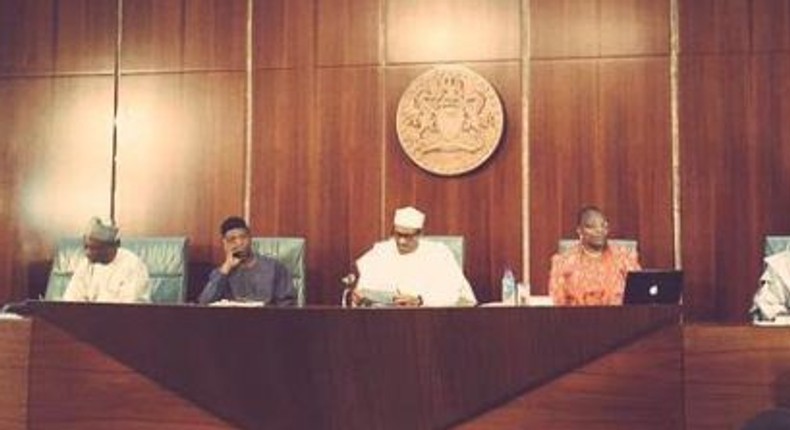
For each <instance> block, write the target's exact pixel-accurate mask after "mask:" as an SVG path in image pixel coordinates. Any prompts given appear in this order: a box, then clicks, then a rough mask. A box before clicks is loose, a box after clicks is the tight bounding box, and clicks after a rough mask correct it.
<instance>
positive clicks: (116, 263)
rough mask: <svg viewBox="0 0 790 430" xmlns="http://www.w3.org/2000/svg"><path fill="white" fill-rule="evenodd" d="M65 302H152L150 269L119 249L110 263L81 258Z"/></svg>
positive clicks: (66, 292)
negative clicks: (93, 261) (92, 261)
mask: <svg viewBox="0 0 790 430" xmlns="http://www.w3.org/2000/svg"><path fill="white" fill-rule="evenodd" d="M63 300H66V301H73V302H112V303H134V302H143V303H148V302H150V301H151V284H150V282H149V279H148V268H147V267H146V266H145V263H143V261H142V260H140V258H139V257H138V256H136V255H134V254H133V253H132V252H131V251H128V250H126V249H123V248H118V252H117V254H116V255H115V258H114V259H113V260H112V261H111V262H110V263H108V264H100V263H91V262H90V261H88V258H87V257H82V258H81V259H80V261H79V262H78V263H77V267H76V268H75V269H74V276H72V277H71V280H70V281H69V285H68V286H67V287H66V291H65V292H64V293H63Z"/></svg>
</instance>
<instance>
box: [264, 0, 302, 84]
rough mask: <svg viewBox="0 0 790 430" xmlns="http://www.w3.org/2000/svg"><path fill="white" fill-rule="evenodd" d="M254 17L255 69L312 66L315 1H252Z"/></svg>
mask: <svg viewBox="0 0 790 430" xmlns="http://www.w3.org/2000/svg"><path fill="white" fill-rule="evenodd" d="M253 13H254V18H253V32H254V42H253V43H254V50H255V51H254V53H253V59H254V61H255V65H256V67H268V68H283V67H294V66H301V65H306V64H313V63H314V62H315V2H314V0H255V2H254V4H253Z"/></svg>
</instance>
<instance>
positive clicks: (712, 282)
mask: <svg viewBox="0 0 790 430" xmlns="http://www.w3.org/2000/svg"><path fill="white" fill-rule="evenodd" d="M680 70H681V75H680V92H681V93H682V94H683V95H684V96H683V97H682V99H681V100H680V106H679V114H680V123H679V126H680V130H679V131H680V139H681V141H680V149H681V157H680V160H681V171H682V172H683V175H682V177H681V181H682V190H683V192H682V195H681V198H682V202H681V207H682V208H683V210H682V212H681V216H682V225H683V232H684V234H683V236H682V242H683V268H684V270H685V285H686V286H687V288H686V292H685V298H684V303H685V304H686V306H687V308H686V309H687V313H688V314H689V315H690V316H691V317H692V318H700V319H731V320H733V319H734V320H741V319H743V318H744V317H745V312H746V310H747V307H748V305H747V303H744V302H743V301H742V300H738V299H736V298H737V297H740V296H741V294H739V293H738V291H739V290H740V289H744V290H752V292H753V290H754V288H756V281H757V277H758V276H759V267H760V257H761V255H762V237H760V224H761V214H759V213H758V208H759V206H760V197H759V196H760V194H761V193H760V188H759V187H760V186H759V182H758V180H759V178H760V177H761V172H760V170H759V164H757V155H758V150H757V148H755V147H751V148H750V145H749V143H748V142H749V136H748V129H747V127H748V123H747V116H748V85H749V83H748V79H749V75H748V58H747V57H745V56H726V57H718V56H711V57H701V58H697V57H685V58H682V59H681V68H680ZM736 261H737V262H738V263H737V264H735V262H736Z"/></svg>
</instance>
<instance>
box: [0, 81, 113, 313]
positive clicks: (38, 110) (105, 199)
mask: <svg viewBox="0 0 790 430" xmlns="http://www.w3.org/2000/svg"><path fill="white" fill-rule="evenodd" d="M0 98H1V99H2V100H3V101H4V102H3V103H2V104H1V105H2V107H0V109H2V112H1V113H0V130H3V135H4V139H3V140H4V142H3V143H2V151H3V158H2V167H3V170H4V171H5V172H6V173H4V174H3V175H2V176H5V181H4V184H3V189H2V193H3V200H4V203H3V204H2V205H0V206H2V207H3V208H4V212H5V211H6V210H7V212H5V214H4V216H3V217H2V218H3V221H5V222H8V223H10V224H8V225H6V226H4V229H6V231H7V232H8V233H9V234H10V235H9V236H6V238H7V239H6V240H7V241H8V243H9V244H14V245H13V246H11V245H8V248H9V249H13V252H12V253H9V254H8V255H7V256H6V257H5V258H6V260H5V264H6V265H7V264H10V265H12V268H11V270H10V271H8V272H6V273H4V275H5V276H10V278H7V277H5V278H3V279H2V286H1V287H0V298H1V299H21V298H24V297H26V296H27V292H26V290H28V289H29V290H30V291H31V292H33V291H35V292H43V285H41V283H40V281H43V282H46V276H47V273H41V272H42V271H43V272H46V271H47V268H46V267H41V266H42V265H41V264H40V263H41V262H43V261H45V260H48V259H50V258H51V252H52V247H53V245H54V242H55V240H56V239H57V238H58V237H59V236H62V235H66V234H68V235H74V234H79V232H80V231H82V228H83V225H84V223H85V222H86V221H87V220H88V218H89V217H90V216H93V215H97V216H107V215H109V203H110V186H109V183H110V164H109V161H110V160H111V148H112V146H111V135H112V134H111V124H112V115H111V113H112V79H111V78H108V77H79V78H57V79H53V78H29V79H28V78H23V79H6V80H0ZM6 198H7V199H8V200H7V203H6ZM6 267H7V266H6ZM28 280H30V281H31V283H30V285H28Z"/></svg>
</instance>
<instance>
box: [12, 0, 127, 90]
mask: <svg viewBox="0 0 790 430" xmlns="http://www.w3.org/2000/svg"><path fill="white" fill-rule="evenodd" d="M115 14H116V4H115V2H114V1H106V0H69V1H60V2H57V1H54V0H1V1H0V41H2V43H0V74H31V73H32V74H40V73H51V72H94V73H95V72H103V73H107V72H111V71H112V67H113V58H114V57H113V54H114V50H115Z"/></svg>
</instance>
